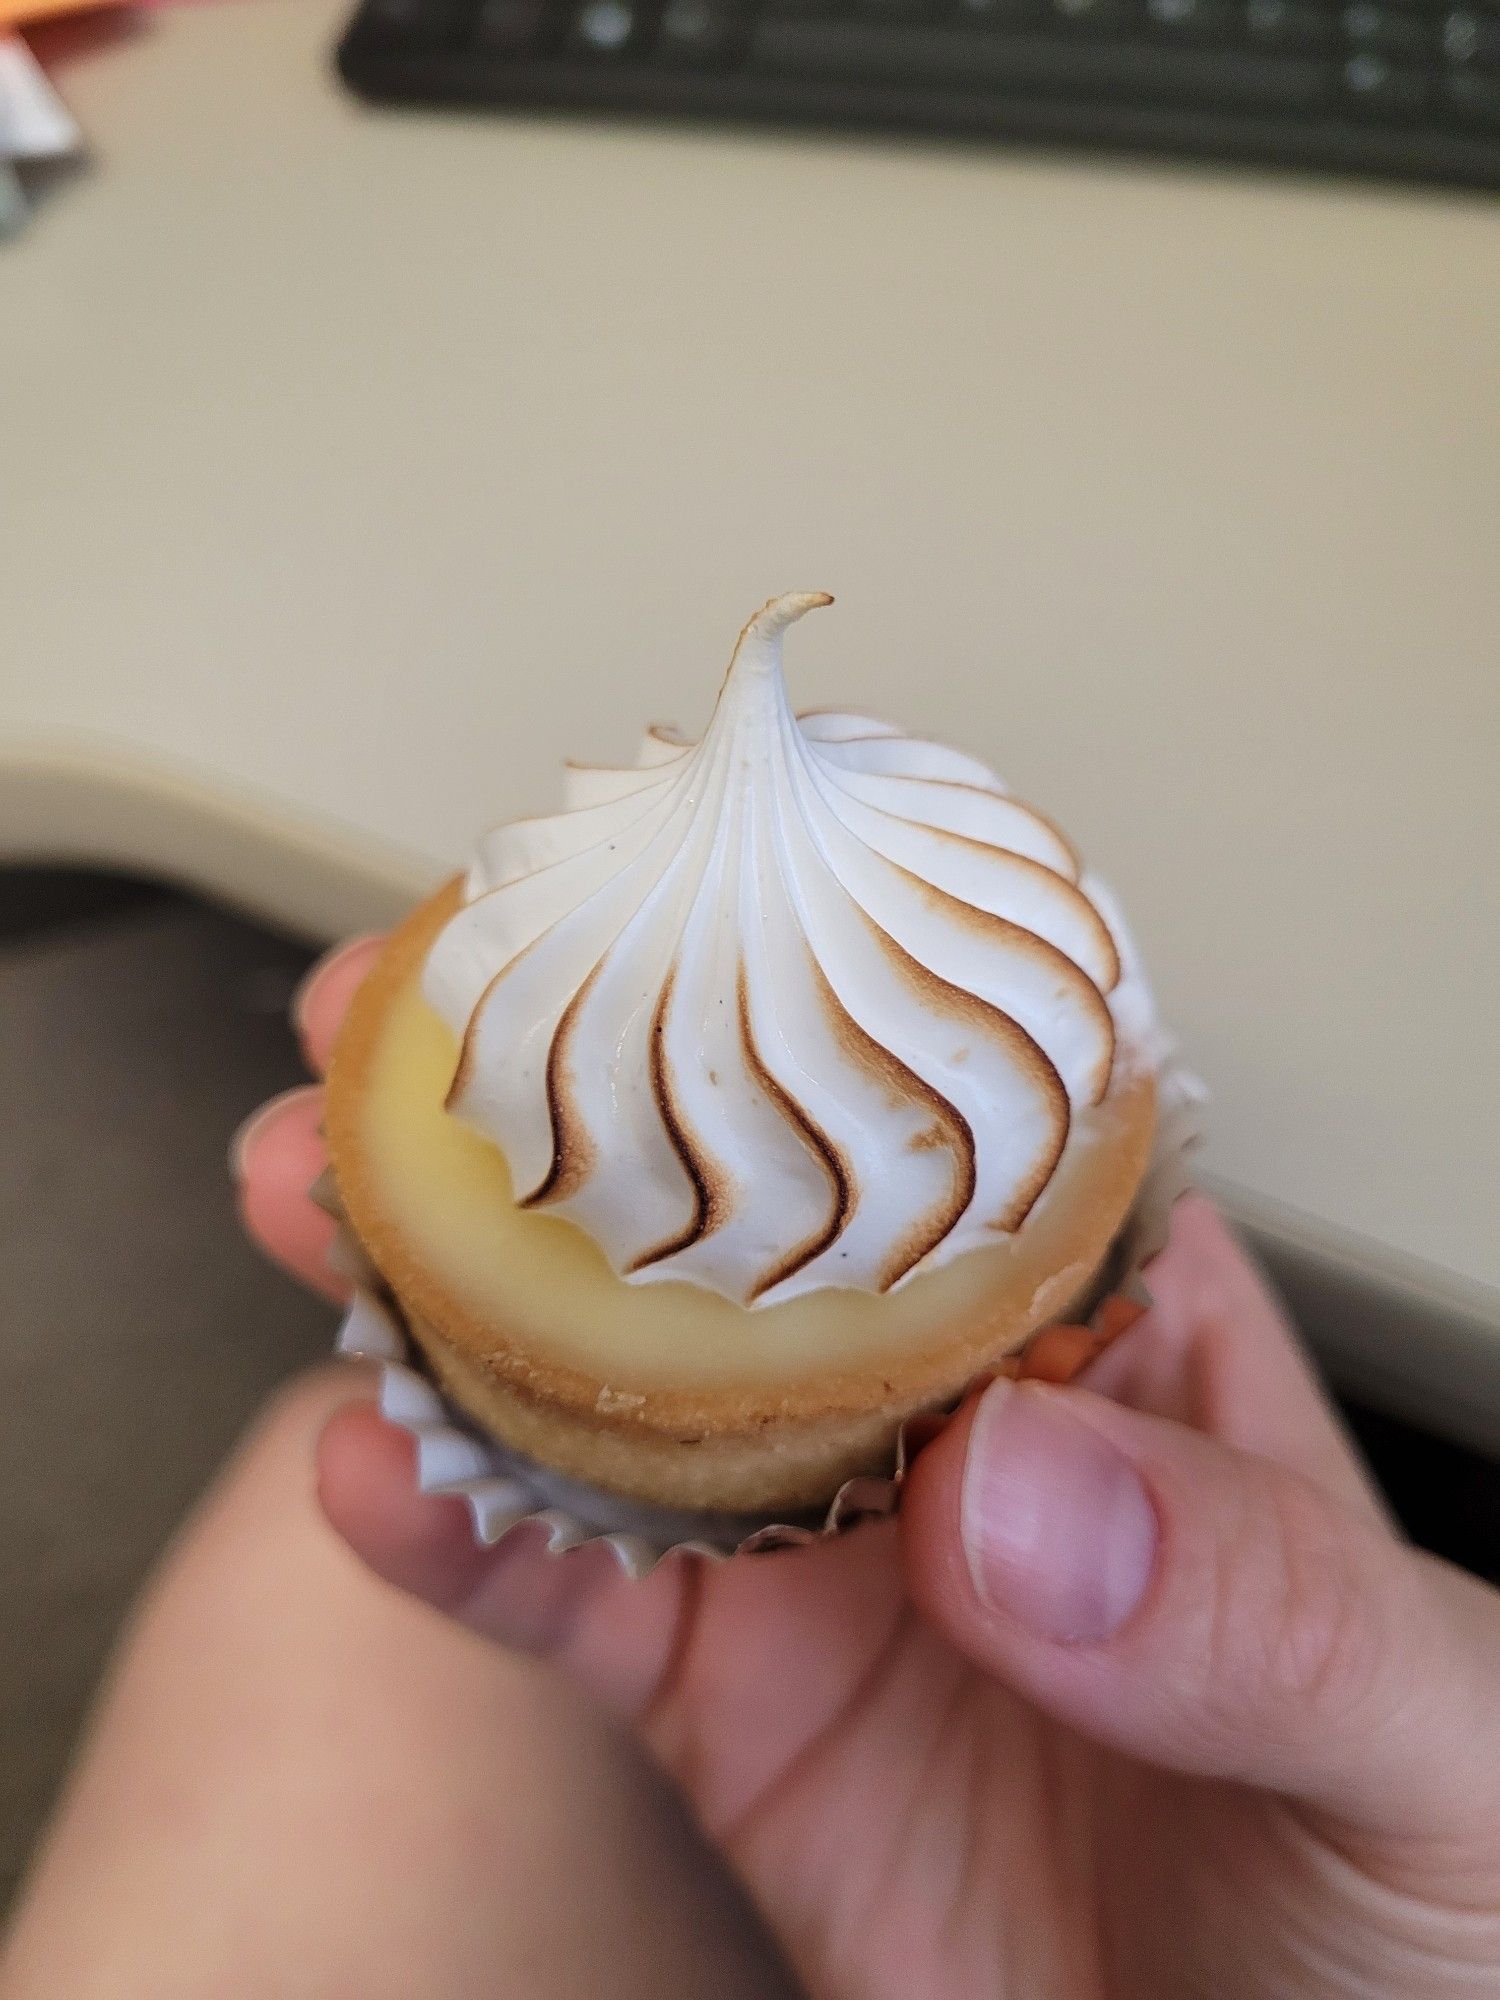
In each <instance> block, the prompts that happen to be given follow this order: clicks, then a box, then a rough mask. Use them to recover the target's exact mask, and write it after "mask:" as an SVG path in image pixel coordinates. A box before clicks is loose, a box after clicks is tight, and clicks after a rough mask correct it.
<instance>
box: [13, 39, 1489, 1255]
mask: <svg viewBox="0 0 1500 2000" xmlns="http://www.w3.org/2000/svg"><path fill="white" fill-rule="evenodd" d="M336 19H337V16H336V11H335V10H333V9H331V8H329V7H327V6H323V5H309V6H301V5H295V4H275V0H257V4H254V5H230V6H224V7H222V8H213V9H204V10H201V11H195V10H187V11H185V12H182V13H177V14H171V15H167V16H157V17H154V19H153V20H152V23H151V25H150V27H149V29H147V30H145V31H143V32H142V33H141V34H140V35H139V36H138V37H136V38H134V39H133V40H132V41H130V42H129V43H127V44H125V45H123V46H121V47H118V48H116V49H113V50H111V51H108V52H105V53H101V54H99V55H98V56H96V57H95V58H93V59H91V60H90V61H88V62H86V63H81V64H80V65H78V66H77V67H75V68H73V69H70V70H67V71H65V72H64V73H63V76H62V84H63V88H64V91H65V94H66V95H67V96H68V98H69V100H70V101H71V103H72V104H73V106H74V107H75V109H76V111H77V112H78V115H79V117H80V119H81V121H82V123H83V126H84V129H85V131H86V132H87V133H88V134H89V135H90V138H91V140H92V142H93V148H94V159H93V163H92V167H91V169H90V171H89V172H88V173H87V175H85V176H84V177H82V178H80V179H77V180H75V181H73V182H71V183H69V184H67V185H65V186H63V187H61V188H60V189H59V190H57V191H56V193H55V194H54V195H53V196H52V198H51V199H50V200H49V201H48V202H47V203H46V205H45V207H44V208H43V210H42V212H41V213H40V214H39V216H38V217H37V219H36V221H35V223H34V225H33V227H32V228H31V229H30V230H29V232H28V233H27V235H26V237H25V238H24V239H23V240H22V241H21V242H20V243H19V245H18V246H17V247H16V248H14V249H13V250H11V251H9V252H7V253H5V256H4V262H3V272H0V288H3V289H0V299H3V304H0V359H3V362H4V366H3V367H0V437H3V438H4V439H5V456H6V461H7V473H6V476H5V480H4V486H5V488H6V489H7V490H6V492H5V496H4V512H5V525H4V532H3V536H0V570H3V598H4V603H5V628H6V633H5V655H6V658H5V664H4V668H3V675H0V680H3V685H0V848H3V849H4V851H6V852H10V853H13V854H20V853H39V852H46V853H75V854H76V853H83V854H87V855H92V856H98V857H101V858H106V859H108V858H118V859H121V860H126V861H136V862H145V863H147V864H148V865H155V866H162V867H166V868H169V869H171V870H172V871H173V872H177V873H180V874H184V875H186V876H188V877H189V878H190V879H195V880H198V881H201V882H205V883H206V884H207V885H208V886H209V887H212V888H217V889H219V890H220V891H222V892H225V893H228V894H230V895H233V896H238V897H240V898H241V899H243V900H246V901H249V902H252V903H255V904H257V905H259V906H260V907H261V908H267V909H270V910H272V911H273V912H275V913H278V914H280V915H281V916H283V917H284V918H287V919H288V920H291V921H295V922H299V923H301V924H303V925H304V926H306V927H308V928H313V929H316V928H328V929H334V928H337V927H339V926H341V925H343V924H346V923H352V922H363V921H365V920H367V919H369V918H371V917H372V916H381V915H384V914H386V913H387V912H389V911H390V910H391V909H392V908H394V907H395V906H396V905H397V904H398V903H399V902H400V901H401V900H402V899H403V898H404V897H405V896H407V895H408V894H409V893H410V892H411V890H412V888H413V887H414V885H416V884H418V883H420V882H422V881H424V880H427V879H430V878H432V877H433V876H434V875H435V874H436V873H437V871H438V870H439V869H440V868H443V867H447V866H449V865H450V864H451V863H452V862H453V861H454V859H455V858H456V857H457V856H458V855H460V854H461V853H462V851H463V849H464V847H465V845H466V843H467V842H468V840H469V838H470V837H471V835H472V834H473V832H474V831H475V829H476V827H477V826H478V825H479V824H480V823H481V822H485V821H488V820H490V819H493V818H496V817H500V816H503V815H505V814H508V813H510V812H513V811H516V810H520V809H523V808H534V807H537V806H541V805H545V804H546V803H547V802H548V801H549V799H550V798H551V796H552V788H553V784H554V776H553V767H554V765H555V764H556V762H557V761H558V760H559V759H560V758H562V757H563V756H564V755H565V754H569V753H573V754H581V755H583V756H585V757H590V758H605V759H607V758H610V757H612V756H615V755H617V754H618V753H619V752H621V751H622V750H625V749H627V748H629V747H630V746H631V745H632V743H633V741H634V738H635V734H636V731H637V728H638V726H639V724H640V722H641V721H642V719H643V717H644V716H646V715H651V716H668V717H675V718H677V719H678V720H680V721H681V722H683V723H684V724H687V725H690V726H691V725H696V724H698V723H700V722H701V721H702V719H703V715H704V712H705V709H706V707H707V704H708V702H709V699H710V696H711V693H712V690H713V688H714V686H715V684H716V679H717V675H718V673H719V670H720V668H721V666H722V664H723V661H724V659H725V657H726V652H727V648H728V645H729V642H730V640H731V639H732V636H733V634H734V631H735V630H736V628H737V626H738V624H739V622H740V620H741V619H742V618H743V617H744V616H745V615H746V613H747V612H748V611H749V610H751V609H752V608H753V607H754V606H755V605H757V604H759V603H760V601H761V600H762V599H763V598H764V597H766V596H767V595H768V594H769V593H770V592H771V591H773V590H779V589H784V588H789V587H793V586H795V587H805V588H826V589H830V590H832V591H834V592H835V593H836V594H837V596H838V597H839V599H840V602H839V605H838V607H837V608H836V609H835V610H834V611H832V612H830V613H827V614H825V615H823V616H820V617H819V619H818V620H817V621H816V622H809V624H807V625H805V626H804V627H802V628H801V629H800V630H799V631H798V632H797V633H796V635H795V637H794V639H793V641H792V643H791V648H790V652H791V661H790V665H791V673H792V677H793V682H794V693H795V695H796V696H797V697H798V698H799V699H802V700H805V701H806V702H808V703H817V702H826V701H830V700H836V699H840V698H843V699H846V700H854V701H856V702H858V703H859V704H860V705H862V706H866V707H871V708H874V709H877V710H884V711H886V712H889V713H892V714H895V715H899V716H901V717H903V718H906V719H908V720H909V721H910V722H911V723H912V724H914V725H916V726H917V727H919V728H920V729H922V730H924V731H927V732H930V733H934V734H937V735H940V736H948V737H954V738H958V739H960V740H962V741H965V742H970V743H972V744H974V745H975V746H976V747H978V748H980V749H982V750H983V751H984V753H985V754H986V755H988V756H989V757H990V758H991V759H992V760H993V761H994V762H996V763H997V764H998V765H999V767H1000V768H1001V769H1002V770H1003V771H1004V772H1005V774H1006V775H1007V776H1008V777H1009V778H1010V780H1011V781H1012V783H1014V784H1015V785H1016V786H1017V788H1018V789H1020V790H1021V791H1023V792H1024V793H1025V794H1027V795H1029V796H1032V797H1034V798H1036V799H1037V800H1039V801H1040V802H1041V803H1043V804H1045V805H1046V806H1047V807H1048V808H1050V809H1051V810H1052V811H1054V812H1055V813H1056V815H1057V816H1058V817H1059V818H1060V819H1062V820H1063V821H1064V822H1065V823H1066V824H1067V825H1068V826H1069V827H1070V828H1071V829H1072V830H1073V831H1074V833H1075V834H1076V836H1077V837H1078V838H1079V840H1080V842H1081V843H1082V845H1083V846H1084V847H1085V849H1086V851H1088V852H1089V853H1090V854H1092V855H1093V856H1094V857H1095V858H1096V859H1097V860H1099V861H1101V862H1102V863H1103V864H1104V866H1105V868H1106V871H1107V872H1108V873H1109V874H1110V875H1112V876H1113V877H1114V879H1115V881H1116V884H1117V887H1118V888H1119V890H1120V891H1121V893H1122V894H1123V896H1124V899H1125V901H1126V905H1127V907H1128V908H1129V910H1130V911H1131V912H1132V914H1133V917H1134V921H1135V925H1136V928H1137V930H1138V932H1139V935H1140V937H1141V940H1142V942H1143V945H1144V946H1145V948H1146V950H1147V952H1148V955H1149V958H1150V961H1151V963H1152V965H1153V966H1154V968H1155V972H1156V975H1157V979H1158V983H1159V986H1160V989H1161V993H1162V997H1163V1000H1164V1004H1165V1006H1166V1008H1167V1009H1168V1011H1169V1013H1170V1015H1171V1016H1172V1018H1173V1019H1174V1020H1175V1022H1176V1023H1178V1024H1179V1025H1180V1028H1181V1031H1182V1035H1183V1038H1184V1041H1185V1044H1186V1047H1187V1050H1188V1053H1189V1055H1190V1057H1191V1060H1192V1061H1193V1063H1194V1064H1195V1066H1196V1067H1197V1068H1198V1069H1199V1070H1200V1071H1201V1072H1202V1073H1203V1074H1204V1075H1205V1076H1206V1077H1207V1078H1208V1080H1209V1082H1210V1084H1211V1086H1212V1089H1213V1092H1214V1097H1215V1107H1214V1110H1213V1120H1212V1137H1211V1140H1210V1144H1209V1152H1208V1160H1209V1164H1210V1166H1211V1168H1212V1169H1214V1170H1215V1171H1216V1172H1217V1173H1218V1174H1220V1175H1221V1176H1223V1177H1225V1178H1227V1179H1228V1180H1230V1181H1232V1182H1234V1183H1237V1184H1238V1185H1240V1186H1241V1187H1243V1188H1245V1189H1247V1190H1249V1192H1250V1194H1251V1195H1252V1196H1254V1197H1257V1198H1264V1197H1271V1198H1274V1199H1275V1200H1276V1201H1278V1202H1280V1203H1283V1204H1286V1205H1288V1206H1290V1207H1291V1208H1292V1209H1294V1210H1296V1211H1299V1212H1300V1213H1301V1214H1302V1215H1303V1216H1305V1217H1308V1218H1311V1219H1312V1220H1313V1222H1314V1223H1315V1224H1317V1225H1319V1226H1327V1227H1329V1228H1331V1229H1334V1230H1337V1231H1342V1232H1353V1233H1355V1234H1356V1235H1358V1236H1360V1237H1363V1238H1366V1239H1369V1240H1370V1242H1372V1243H1373V1244H1374V1245H1376V1246H1378V1247H1379V1248H1380V1249H1381V1250H1383V1251H1389V1252H1390V1253H1392V1254H1393V1255H1396V1256H1401V1255H1414V1256H1417V1257H1420V1258H1424V1259H1428V1260H1430V1261H1431V1262H1432V1263H1433V1264H1435V1265H1437V1266H1439V1267H1442V1269H1443V1270H1444V1271H1446V1272H1447V1273H1450V1274H1452V1275H1453V1277H1454V1279H1455V1281H1457V1282H1460V1283H1462V1282H1464V1281H1470V1282H1474V1281H1477V1282H1481V1283H1488V1284H1491V1285H1493V1284H1496V1283H1500V1230H1497V1229H1496V1226H1495V1218H1496V1208H1497V1193H1500V1056H1497V1045H1500V1037H1497V1035H1496V1032H1495V1022H1496V1000H1495V996H1496V993H1497V990H1500V892H1497V881H1500V867H1497V863H1500V816H1497V803H1496V800H1497V790H1500V787H1497V784H1496V775H1495V773H1496V762H1497V751H1500V672H1497V664H1500V663H1497V634H1500V561H1497V550H1500V368H1497V366H1496V360H1495V357H1496V353H1497V347H1500V204H1494V203H1488V204H1486V203H1481V202H1479V201H1469V200H1462V199H1457V198H1454V199H1442V198H1437V197H1433V196H1428V195H1422V194H1414V193H1399V192H1394V191H1392V192H1383V191H1376V190H1368V189H1349V188H1339V187H1334V186H1328V185H1311V184H1305V185H1304V184H1295V183H1277V182H1274V181H1271V180H1252V179H1248V178H1245V179H1241V178H1238V177H1234V176H1230V175H1216V174H1210V173H1193V172H1188V171H1178V170H1168V169H1156V168H1150V167H1139V168H1121V167H1110V166H1104V165H1090V164H1085V163H1069V162H1059V161H1053V160H1039V159H1030V158H1025V157H1020V156H1007V155H1004V154H997V153H984V152H965V151H957V150H939V149H924V148H920V147H902V146H894V145H878V144H874V143H863V142H838V143H834V142H831V141H830V142H827V143H823V142H819V141H816V140H806V139H803V140H796V141H793V140H789V139H787V140H782V139H774V138H759V137H754V136H733V137H731V136H723V135H718V136H716V135H712V134H692V133H685V132H651V131H636V130H626V129H610V128H592V127H582V126H575V125H570V124H565V123H544V122H538V123H532V124H525V123H511V122H506V121H503V120H486V119H482V118H468V117H457V116H444V115H434V116H427V115H415V116H413V115H396V114H380V113H375V112H372V111H369V110H367V109H364V108H361V107H360V106H358V105H357V104H355V103H354V102H353V101H352V100H349V99H347V98H346V97H344V96H343V95H342V94H341V93H340V91H339V89H338V88H337V87H336V85H335V84H334V82H333V80H332V78H331V74H330V69H329V61H328V51H329V47H330V44H331V41H332V38H333V35H334V32H335V27H336ZM163 774H166V775H163Z"/></svg>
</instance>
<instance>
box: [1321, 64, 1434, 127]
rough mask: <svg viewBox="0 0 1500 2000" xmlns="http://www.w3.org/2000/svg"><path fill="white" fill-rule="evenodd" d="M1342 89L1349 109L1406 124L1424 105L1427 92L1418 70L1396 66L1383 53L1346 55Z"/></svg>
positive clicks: (1426, 103) (1429, 93)
mask: <svg viewBox="0 0 1500 2000" xmlns="http://www.w3.org/2000/svg"><path fill="white" fill-rule="evenodd" d="M1343 83H1344V89H1345V91H1346V93H1347V96H1348V103H1349V105H1350V106H1351V108H1352V109H1354V110H1356V111H1358V112H1359V113H1360V114H1361V115H1362V116H1364V117H1367V118H1383V119H1390V120H1391V121H1392V122H1393V123H1396V124H1410V123H1411V122H1412V121H1413V120H1414V119H1417V118H1420V117H1421V116H1422V114H1423V112H1424V111H1426V109H1427V106H1428V100H1429V98H1430V96H1431V92H1430V91H1429V89H1428V84H1427V78H1426V77H1425V76H1424V75H1423V74H1422V73H1421V71H1420V70H1411V69H1397V68H1396V66H1395V64H1394V63H1388V62H1387V61H1386V59H1385V57H1384V56H1376V55H1369V54H1365V55H1357V56H1350V58H1349V60H1348V61H1347V62H1346V63H1345V64H1344V69H1343Z"/></svg>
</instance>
